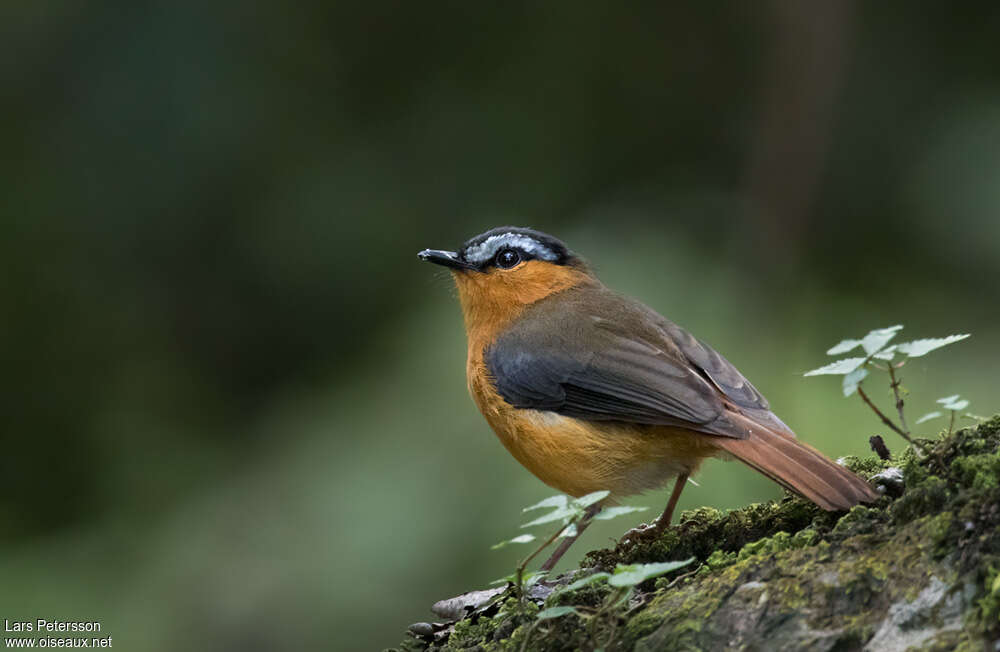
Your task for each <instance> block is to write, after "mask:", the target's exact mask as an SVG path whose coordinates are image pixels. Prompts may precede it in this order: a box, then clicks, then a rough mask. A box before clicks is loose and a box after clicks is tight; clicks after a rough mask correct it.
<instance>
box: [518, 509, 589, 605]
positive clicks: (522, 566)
mask: <svg viewBox="0 0 1000 652" xmlns="http://www.w3.org/2000/svg"><path fill="white" fill-rule="evenodd" d="M575 520H576V519H574V521H575ZM567 527H569V523H566V524H564V525H562V526H561V527H560V528H559V529H558V530H556V531H555V532H553V533H552V536H550V537H549V538H548V539H546V540H545V543H543V544H542V545H540V546H538V548H536V549H535V552H533V553H531V554H530V555H528V556H527V557H525V558H524V560H523V561H522V562H521V563H520V564H518V565H517V571H516V572H515V574H514V579H515V584H516V585H517V592H518V594H519V595H520V597H522V598H523V597H524V569H525V568H527V566H528V564H529V563H531V560H532V559H534V558H535V557H537V556H538V553H540V552H541V551H543V550H545V549H546V548H548V547H549V546H550V545H552V542H553V541H555V540H556V539H557V538H559V535H560V534H562V532H563V530H565V529H566V528H567Z"/></svg>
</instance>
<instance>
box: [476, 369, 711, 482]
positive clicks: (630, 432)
mask: <svg viewBox="0 0 1000 652" xmlns="http://www.w3.org/2000/svg"><path fill="white" fill-rule="evenodd" d="M484 372H485V369H482V368H481V367H480V366H479V365H476V364H475V362H473V361H470V366H469V377H468V379H469V391H470V393H471V394H472V398H473V400H475V402H476V405H477V406H478V407H479V410H480V412H482V413H483V416H484V417H486V421H487V422H488V423H489V424H490V426H491V427H492V428H493V431H494V432H495V433H496V434H497V436H498V437H499V438H500V441H501V442H502V443H503V445H504V447H506V448H507V450H508V451H510V453H511V455H513V456H514V457H515V458H516V459H517V461H518V462H520V463H521V464H522V465H523V466H524V467H525V468H527V469H528V470H529V471H531V472H532V473H534V474H535V475H536V476H537V477H538V479H540V480H541V481H542V482H544V483H545V484H547V485H549V486H551V487H554V488H555V489H558V490H559V491H562V492H564V493H567V494H569V495H571V496H582V495H584V494H587V493H590V492H593V491H600V490H603V489H607V490H609V491H611V494H612V497H613V498H614V497H620V496H628V495H631V494H636V493H640V492H642V491H646V490H647V489H655V488H657V487H660V486H662V485H663V484H664V483H665V482H666V481H667V480H669V479H670V478H672V477H674V476H676V475H678V474H680V473H692V472H694V471H695V470H696V469H697V468H698V466H699V465H700V464H701V462H702V460H704V459H705V458H706V457H711V456H713V455H716V454H718V453H719V449H718V448H716V447H714V446H712V445H711V439H712V438H711V437H706V436H705V435H701V434H696V433H693V432H690V431H687V430H683V429H679V428H670V427H664V426H643V425H632V424H625V423H619V422H593V421H582V420H579V419H573V418H571V417H564V416H561V415H559V414H556V413H554V412H541V411H537V410H523V409H518V408H514V407H513V406H511V405H510V404H509V403H507V402H506V401H504V400H503V398H501V397H500V396H499V395H498V394H497V393H496V391H495V390H494V389H493V385H492V383H491V382H490V381H489V379H488V377H487V376H486V374H485V373H484Z"/></svg>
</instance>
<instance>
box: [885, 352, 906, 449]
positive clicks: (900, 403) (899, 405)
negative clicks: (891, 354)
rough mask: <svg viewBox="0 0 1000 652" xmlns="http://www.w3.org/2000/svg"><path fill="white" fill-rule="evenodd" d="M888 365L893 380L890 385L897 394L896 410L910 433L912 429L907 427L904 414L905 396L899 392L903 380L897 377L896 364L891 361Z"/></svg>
mask: <svg viewBox="0 0 1000 652" xmlns="http://www.w3.org/2000/svg"><path fill="white" fill-rule="evenodd" d="M888 366H889V378H890V380H891V381H892V382H890V383H889V386H890V387H892V393H893V394H895V395H896V411H897V412H899V423H900V425H902V426H903V430H905V431H906V434H910V429H909V428H907V427H906V417H905V416H903V397H902V396H900V394H899V385H900V383H901V382H902V381H901V380H897V379H896V369H895V367H896V365H894V364H892V362H890V363H889V365H888Z"/></svg>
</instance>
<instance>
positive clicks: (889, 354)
mask: <svg viewBox="0 0 1000 652" xmlns="http://www.w3.org/2000/svg"><path fill="white" fill-rule="evenodd" d="M895 355H896V345H895V344H893V345H892V346H887V347H885V348H884V349H882V350H881V351H879V352H878V353H876V354H875V355H873V356H872V357H873V358H878V359H879V360H892V358H893V357H894V356H895Z"/></svg>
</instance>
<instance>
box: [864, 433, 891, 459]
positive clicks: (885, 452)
mask: <svg viewBox="0 0 1000 652" xmlns="http://www.w3.org/2000/svg"><path fill="white" fill-rule="evenodd" d="M868 444H869V445H870V446H871V447H872V450H873V451H875V454H876V455H878V457H879V459H880V460H887V459H889V458H890V457H892V453H890V452H889V447H888V446H886V445H885V440H884V439H882V436H881V435H872V436H871V437H869V438H868Z"/></svg>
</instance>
